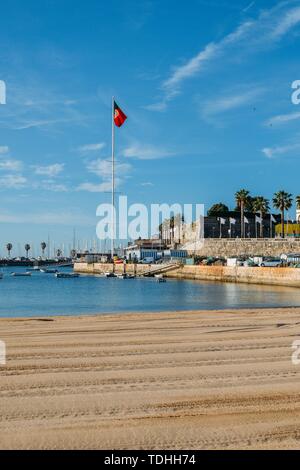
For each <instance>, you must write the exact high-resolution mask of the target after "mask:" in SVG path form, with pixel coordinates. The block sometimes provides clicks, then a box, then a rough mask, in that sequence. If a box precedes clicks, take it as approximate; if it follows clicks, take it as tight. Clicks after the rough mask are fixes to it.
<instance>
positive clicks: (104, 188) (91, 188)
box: [77, 178, 120, 193]
mask: <svg viewBox="0 0 300 470" xmlns="http://www.w3.org/2000/svg"><path fill="white" fill-rule="evenodd" d="M119 185H120V180H119V179H118V178H116V179H115V186H116V187H118V186H119ZM77 191H87V192H89V193H106V192H110V191H111V182H110V181H103V182H102V183H89V182H86V183H81V184H80V185H79V186H78V187H77Z"/></svg>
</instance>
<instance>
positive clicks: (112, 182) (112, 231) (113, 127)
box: [111, 96, 115, 261]
mask: <svg viewBox="0 0 300 470" xmlns="http://www.w3.org/2000/svg"><path fill="white" fill-rule="evenodd" d="M114 108H115V98H114V96H113V97H112V132H111V137H112V139H111V167H112V175H111V185H112V188H111V189H112V191H111V205H112V211H111V213H112V215H111V259H112V261H113V259H114V251H115V250H114V248H115V123H114V110H115V109H114Z"/></svg>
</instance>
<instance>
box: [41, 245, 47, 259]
mask: <svg viewBox="0 0 300 470" xmlns="http://www.w3.org/2000/svg"><path fill="white" fill-rule="evenodd" d="M41 248H42V255H43V256H44V255H45V250H46V248H47V245H46V243H45V242H42V243H41Z"/></svg>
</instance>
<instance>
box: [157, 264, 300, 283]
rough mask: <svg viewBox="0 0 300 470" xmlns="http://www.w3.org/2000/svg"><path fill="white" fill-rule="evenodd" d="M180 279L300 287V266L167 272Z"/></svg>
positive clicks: (214, 268)
mask: <svg viewBox="0 0 300 470" xmlns="http://www.w3.org/2000/svg"><path fill="white" fill-rule="evenodd" d="M166 276H167V277H172V278H178V279H196V280H202V281H221V282H239V283H246V284H261V285H277V286H290V287H300V268H259V267H255V268H248V267H229V266H183V267H181V268H178V269H177V270H176V271H171V272H169V273H167V274H166Z"/></svg>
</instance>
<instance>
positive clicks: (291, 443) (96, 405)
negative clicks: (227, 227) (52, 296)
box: [0, 308, 300, 450]
mask: <svg viewBox="0 0 300 470" xmlns="http://www.w3.org/2000/svg"><path fill="white" fill-rule="evenodd" d="M297 338H299V339H300V309H292V308H290V309H275V310H274V309H273V310H270V309H268V310H240V311H226V312H181V313H168V314H167V313H164V314H142V315H137V314H129V315H115V316H113V315H110V316H103V315H102V316H100V315H99V316H90V317H72V318H70V317H69V318H66V317H65V318H62V317H57V318H53V319H51V320H50V319H49V321H44V320H42V319H41V320H39V319H34V320H32V319H3V320H0V339H1V340H5V341H6V344H7V355H8V357H7V365H6V366H0V396H1V400H0V420H1V422H0V425H1V433H0V448H1V449H4V448H5V449H7V448H26V449H29V448H34V449H36V448H50V449H54V448H59V449H69V448H72V449H74V448H76V449H82V448H84V449H86V448H88V449H178V450H179V449H232V448H234V449H236V448H251V449H258V448H264V449H269V448H275V449H278V448H298V447H300V446H299V443H300V365H299V366H295V365H292V362H291V353H292V349H291V345H292V342H293V341H294V339H297Z"/></svg>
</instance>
